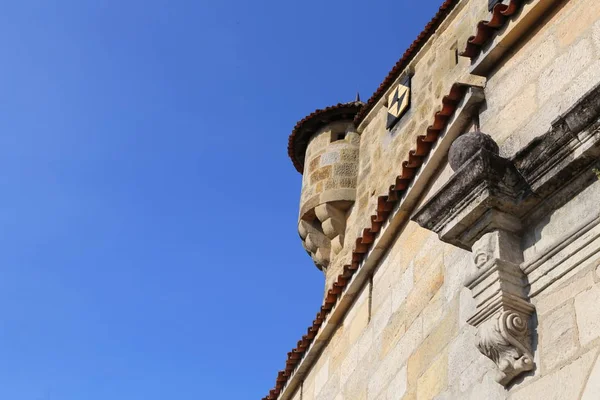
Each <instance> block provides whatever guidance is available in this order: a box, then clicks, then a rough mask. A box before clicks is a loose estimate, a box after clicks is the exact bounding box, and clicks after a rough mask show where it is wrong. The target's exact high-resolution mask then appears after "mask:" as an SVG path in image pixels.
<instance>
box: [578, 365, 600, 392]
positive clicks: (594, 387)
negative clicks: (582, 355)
mask: <svg viewBox="0 0 600 400" xmlns="http://www.w3.org/2000/svg"><path fill="white" fill-rule="evenodd" d="M598 397H600V358H598V357H597V356H596V363H595V364H594V367H593V368H592V372H591V373H590V375H589V378H588V379H587V384H586V385H585V388H584V389H583V394H582V396H581V400H597V399H598Z"/></svg>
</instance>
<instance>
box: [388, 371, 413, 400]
mask: <svg viewBox="0 0 600 400" xmlns="http://www.w3.org/2000/svg"><path fill="white" fill-rule="evenodd" d="M407 388H408V381H407V371H406V366H404V367H403V368H402V369H401V370H400V371H398V373H397V374H396V376H395V377H394V378H393V379H392V381H391V382H390V384H389V385H388V388H387V391H386V396H385V399H386V400H401V399H402V398H403V397H404V394H405V393H406V389H407Z"/></svg>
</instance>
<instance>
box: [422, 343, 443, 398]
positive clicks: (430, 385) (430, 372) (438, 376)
mask: <svg viewBox="0 0 600 400" xmlns="http://www.w3.org/2000/svg"><path fill="white" fill-rule="evenodd" d="M447 384H448V353H447V352H443V353H442V354H441V355H440V356H439V357H438V358H437V359H436V360H435V361H434V362H433V364H431V366H430V367H429V368H428V369H427V370H426V371H425V373H423V375H422V376H421V377H420V378H419V380H418V381H417V400H429V399H433V398H434V397H435V396H436V395H437V394H438V393H440V392H441V391H442V390H444V388H445V387H446V385H447Z"/></svg>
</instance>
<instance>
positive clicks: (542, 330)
mask: <svg viewBox="0 0 600 400" xmlns="http://www.w3.org/2000/svg"><path fill="white" fill-rule="evenodd" d="M574 314H575V310H574V309H573V306H572V305H571V304H570V303H568V304H566V305H564V306H562V307H560V308H558V309H557V310H556V311H553V312H552V313H549V314H547V315H545V316H544V317H542V318H540V325H539V337H540V344H541V346H540V347H541V359H542V366H543V368H544V369H543V372H545V371H548V370H552V369H554V367H556V366H557V365H558V364H560V363H561V362H563V361H565V360H567V359H569V358H570V357H571V356H572V355H573V354H575V352H576V351H577V349H578V347H579V344H578V340H577V327H576V326H575V315H574Z"/></svg>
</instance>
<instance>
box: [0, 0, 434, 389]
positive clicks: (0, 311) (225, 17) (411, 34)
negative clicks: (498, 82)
mask: <svg viewBox="0 0 600 400" xmlns="http://www.w3.org/2000/svg"><path fill="white" fill-rule="evenodd" d="M440 3H441V0H426V1H418V2H415V1H409V0H401V1H372V2H365V1H342V0H331V1H323V0H320V1H317V0H307V1H296V2H288V1H275V0H268V1H252V2H250V1H239V0H238V1H213V2H206V1H203V0H200V1H183V0H179V1H178V0H170V1H167V0H161V1H159V0H146V1H141V0H120V1H116V0H105V1H98V0H94V1H91V0H78V1H67V0H63V1H60V0H59V1H55V2H50V1H39V0H37V1H36V0H30V1H16V2H6V3H5V4H4V5H3V11H2V13H1V15H0V52H1V54H2V58H1V59H2V61H1V62H0V93H1V94H2V101H1V103H0V104H1V106H0V170H1V171H2V173H0V186H1V187H2V197H1V200H0V204H1V207H0V227H1V229H0V399H7V400H107V399H110V400H121V399H122V400H137V399H140V400H141V399H143V400H159V399H160V400H163V399H177V400H187V399H235V400H237V399H259V398H262V396H264V395H266V394H267V392H268V390H269V389H270V388H271V387H272V386H273V385H274V383H275V377H276V374H277V371H278V370H279V369H281V368H283V366H284V362H285V358H286V354H287V352H288V351H289V350H290V349H291V348H292V347H293V346H294V345H295V344H296V342H297V340H298V339H299V338H300V337H301V335H302V334H303V333H305V330H306V328H307V326H308V325H309V324H310V323H311V321H312V319H313V318H314V315H315V313H316V312H317V311H318V308H319V306H320V302H321V296H322V291H323V276H322V274H321V272H319V271H318V270H317V269H316V268H315V267H314V266H313V265H312V262H311V260H310V258H309V257H308V256H307V255H306V254H305V253H304V251H303V250H302V247H301V243H300V240H299V238H298V235H297V232H296V217H297V210H298V200H299V191H300V182H301V176H300V175H299V174H298V173H297V172H296V171H295V170H294V168H293V167H292V164H291V162H290V161H289V159H288V158H287V152H286V145H287V137H288V135H289V133H290V131H291V129H292V128H293V126H294V124H295V123H296V121H297V120H299V119H301V118H302V117H303V116H304V115H306V114H308V113H310V112H312V111H313V110H314V109H315V108H319V107H324V106H327V105H330V104H333V103H337V102H343V101H350V100H353V99H354V96H355V93H356V91H357V90H358V91H360V92H361V94H362V95H363V99H366V98H368V97H369V96H370V94H371V93H372V92H373V91H374V90H375V89H376V87H377V86H378V85H379V83H380V82H381V81H382V80H383V78H384V77H385V76H386V74H387V72H388V71H389V69H390V68H391V67H392V66H393V64H394V63H395V62H396V60H397V59H398V58H399V57H400V56H401V55H402V53H403V52H404V50H405V49H406V47H407V46H408V45H409V44H410V42H412V40H413V39H414V38H415V37H416V35H417V34H418V33H419V32H420V30H421V29H422V28H423V26H424V25H425V23H426V22H427V21H428V20H429V19H430V18H431V17H432V16H433V14H434V12H435V10H437V7H438V6H439V5H440Z"/></svg>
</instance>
